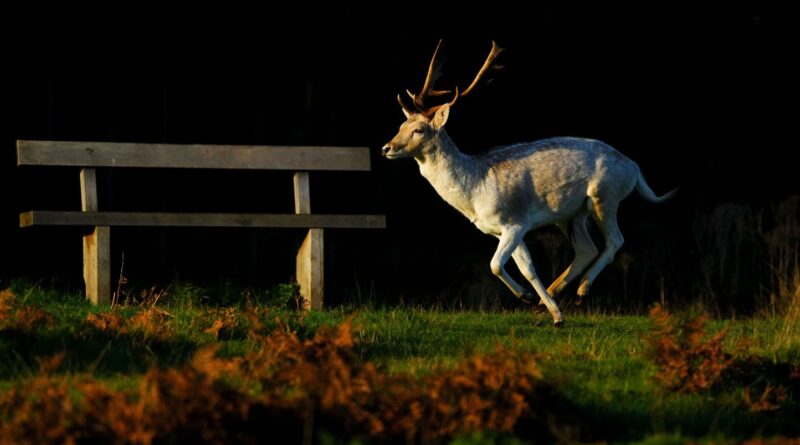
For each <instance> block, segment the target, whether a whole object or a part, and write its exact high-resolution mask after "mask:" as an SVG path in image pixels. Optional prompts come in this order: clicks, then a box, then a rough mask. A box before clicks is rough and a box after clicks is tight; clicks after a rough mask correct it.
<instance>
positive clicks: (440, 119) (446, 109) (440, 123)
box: [431, 104, 450, 130]
mask: <svg viewBox="0 0 800 445" xmlns="http://www.w3.org/2000/svg"><path fill="white" fill-rule="evenodd" d="M449 116H450V104H444V105H442V106H441V107H439V109H438V110H436V113H434V115H433V119H431V126H432V127H433V128H434V129H436V130H438V129H440V128H442V127H444V124H446V123H447V118H448V117H449Z"/></svg>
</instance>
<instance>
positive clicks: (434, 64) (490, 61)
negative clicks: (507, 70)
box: [397, 39, 503, 116]
mask: <svg viewBox="0 0 800 445" xmlns="http://www.w3.org/2000/svg"><path fill="white" fill-rule="evenodd" d="M441 47H442V40H441V39H440V40H439V44H438V45H436V50H435V51H434V52H433V57H432V58H431V63H430V66H428V75H427V76H426V77H425V83H424V84H423V85H422V89H421V90H420V92H419V93H417V94H414V93H412V92H411V91H409V90H406V93H407V94H408V96H409V97H411V100H412V101H413V103H414V108H416V110H413V109H411V108H409V107H408V106H406V104H405V103H404V102H403V99H402V97H400V95H399V94H398V95H397V102H398V103H399V104H400V106H401V107H403V109H404V110H405V111H406V112H407V113H409V114H413V113H414V112H417V113H422V114H425V115H428V116H432V115H433V114H434V113H436V110H438V109H439V108H441V107H442V106H443V105H444V104H440V105H434V106H429V105H426V103H425V102H426V100H427V99H428V98H430V97H435V96H441V95H444V94H449V93H450V90H436V89H434V87H433V85H434V83H435V82H436V80H438V79H439V78H440V77H441V76H442V64H443V62H442V61H441V60H440V59H439V49H441ZM502 51H503V48H500V47H499V46H497V43H496V42H495V41H494V40H492V49H491V51H489V56H487V57H486V61H484V62H483V66H482V67H481V69H480V70H479V71H478V74H477V75H476V76H475V79H473V80H472V83H471V84H470V85H469V86H468V87H467V89H466V90H464V92H463V93H459V91H458V87H456V89H455V95H454V96H453V100H451V101H450V102H447V104H449V105H451V106H452V105H453V104H454V103H456V100H458V98H459V97H464V96H466V95H468V94H469V93H471V92H472V90H473V89H474V88H475V86H476V85H478V83H479V82H480V81H481V78H482V77H483V75H484V74H486V72H487V71H489V70H490V69H501V68H502V66H497V65H494V60H495V59H496V58H497V56H499V55H500V53H501V52H502Z"/></svg>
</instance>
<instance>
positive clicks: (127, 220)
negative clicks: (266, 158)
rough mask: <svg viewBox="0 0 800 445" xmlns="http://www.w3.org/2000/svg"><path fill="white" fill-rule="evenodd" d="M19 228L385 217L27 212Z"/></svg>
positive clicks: (339, 223) (316, 224)
mask: <svg viewBox="0 0 800 445" xmlns="http://www.w3.org/2000/svg"><path fill="white" fill-rule="evenodd" d="M19 220H20V227H29V226H36V225H45V226H154V227H170V226H174V227H273V228H320V229H321V228H325V229H385V228H386V216H385V215H327V214H314V215H308V214H302V215H295V214H264V213H141V212H70V211H49V210H30V211H27V212H24V213H21V214H20V215H19Z"/></svg>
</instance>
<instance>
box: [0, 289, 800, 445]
mask: <svg viewBox="0 0 800 445" xmlns="http://www.w3.org/2000/svg"><path fill="white" fill-rule="evenodd" d="M11 289H12V290H13V292H14V293H15V294H16V296H17V301H18V302H19V303H21V304H24V305H29V306H30V305H33V306H38V307H40V308H41V309H42V310H44V311H46V312H47V313H49V314H51V315H52V316H53V321H52V323H50V324H46V325H43V326H39V327H36V328H35V329H31V330H15V329H13V328H12V329H9V328H6V329H0V357H4V359H3V360H0V389H3V390H5V389H7V388H9V387H12V386H14V385H15V384H18V383H19V382H20V381H22V380H24V379H26V378H29V377H30V376H32V375H34V374H35V373H36V372H37V370H38V367H39V362H38V360H39V358H41V357H46V356H51V355H54V354H57V353H59V352H66V359H65V363H64V365H63V366H62V367H61V368H59V372H61V373H66V374H70V375H79V374H81V373H89V374H92V375H94V376H95V377H98V378H99V379H100V380H102V381H103V382H106V383H107V384H109V385H110V386H112V387H114V388H130V387H132V386H135V385H136V383H137V381H138V379H139V378H140V377H141V376H142V375H143V374H144V373H145V372H147V370H148V369H151V368H175V367H179V366H182V365H184V364H185V363H187V362H188V361H189V360H191V358H192V357H193V356H194V354H195V352H197V351H198V350H199V349H201V348H202V347H203V346H206V345H209V344H213V343H219V344H220V345H221V354H222V355H223V356H239V355H242V354H245V353H246V352H248V351H251V350H252V349H253V348H257V347H258V346H257V343H256V342H254V341H253V340H252V339H251V338H250V337H249V336H248V334H247V328H246V326H247V323H248V321H247V319H246V317H245V316H244V315H243V310H244V309H245V302H244V300H245V299H248V298H249V301H250V302H251V303H250V304H251V305H255V306H256V307H258V308H260V310H261V312H259V316H260V318H261V321H262V322H263V323H265V324H266V325H268V326H276V325H277V323H278V321H277V320H282V321H283V322H285V323H287V324H288V327H289V329H291V330H295V331H297V332H298V334H299V335H300V336H302V337H306V338H307V337H310V336H312V335H313V334H314V333H315V332H317V331H318V330H319V329H320V327H322V326H327V325H338V324H340V323H342V322H343V321H345V320H346V319H348V318H352V319H353V323H354V326H355V327H356V340H357V342H356V352H357V354H358V356H359V357H361V358H363V359H365V360H368V361H372V362H374V363H376V364H377V366H378V367H379V369H382V370H385V371H387V372H389V373H409V374H413V375H427V374H430V373H433V372H435V371H437V370H440V369H443V368H444V369H452V368H454V367H455V366H456V365H457V364H458V363H460V362H462V361H463V359H464V357H465V356H468V355H472V354H490V353H492V351H494V350H495V348H496V347H497V345H498V344H500V345H504V346H506V347H508V348H511V349H513V350H515V351H519V352H520V353H522V352H532V353H534V354H536V357H537V358H538V363H539V366H540V367H541V369H542V372H543V374H544V377H545V380H547V381H549V382H551V383H553V384H554V385H555V387H556V388H557V389H558V391H559V392H560V393H562V394H563V395H564V396H566V398H567V399H569V400H570V401H571V402H573V403H574V405H575V406H576V407H577V409H578V411H579V413H578V414H579V415H580V417H581V418H582V419H583V421H584V422H585V423H586V425H587V426H588V428H589V430H590V431H591V432H592V437H594V438H597V439H602V440H609V441H612V442H637V441H640V442H642V443H682V442H685V441H686V440H688V439H692V440H700V441H723V442H724V441H738V440H741V439H744V438H751V437H762V436H763V437H771V436H775V435H780V436H798V435H800V424H798V422H797V421H796V419H797V418H798V417H797V416H798V413H800V409H798V407H799V406H800V405H799V404H798V400H796V399H794V398H793V397H796V396H797V394H796V393H795V394H791V395H790V397H789V400H787V401H786V402H785V404H784V406H783V407H782V408H781V409H779V410H776V411H770V412H766V413H751V412H750V411H748V409H747V407H746V406H745V405H744V404H743V402H742V393H743V390H744V387H745V386H747V385H749V384H751V382H750V381H748V382H745V383H740V384H729V385H726V386H724V387H722V388H718V389H716V390H714V391H709V392H703V393H694V394H690V393H679V392H670V391H667V390H664V389H663V388H661V387H660V386H659V385H658V384H657V383H656V382H655V381H654V379H653V376H654V374H655V372H656V367H655V364H654V362H653V361H652V360H651V359H650V357H649V356H648V354H647V339H648V337H649V336H650V335H651V330H652V322H651V320H650V319H649V318H648V317H644V316H617V315H609V314H568V315H567V324H566V326H565V327H564V328H563V329H560V330H557V329H554V328H553V327H552V326H551V322H550V320H549V319H548V318H547V317H546V316H544V315H538V316H534V315H531V314H530V313H529V312H525V311H510V312H508V311H507V312H476V311H441V310H431V309H421V308H407V307H405V308H401V307H395V308H371V307H360V308H359V307H340V308H335V309H331V310H326V311H320V312H312V313H309V314H307V315H300V314H298V313H296V312H295V311H293V310H292V309H291V305H292V288H291V287H283V288H280V289H277V290H271V291H242V290H240V289H236V288H235V287H233V286H222V287H221V288H219V289H201V288H197V287H194V286H190V285H186V284H176V285H173V286H172V287H171V288H170V289H169V295H168V296H167V297H165V298H164V299H163V300H161V301H159V302H158V304H157V307H158V308H159V310H160V311H162V312H163V313H164V314H166V315H164V317H163V330H162V331H161V333H160V334H159V333H153V332H150V331H148V330H147V329H140V330H137V329H135V328H134V329H130V330H127V331H113V330H107V331H103V330H98V329H89V328H87V324H86V319H87V317H88V316H89V315H90V314H98V313H101V312H104V311H107V310H108V308H107V307H105V308H103V307H100V308H98V307H91V306H89V305H88V304H86V303H85V302H84V301H83V299H82V296H81V295H78V294H72V295H63V294H62V293H60V292H57V291H54V290H49V289H44V288H41V287H39V286H36V285H33V284H31V283H27V282H21V281H17V282H14V283H12V284H11ZM245 294H247V296H246V297H244V295H245ZM142 295H144V296H143V298H142V299H143V300H145V301H144V302H143V303H142V304H141V305H131V306H129V307H126V308H122V309H120V310H119V313H120V314H121V315H122V316H123V317H126V318H130V317H135V316H136V314H138V313H141V312H142V310H143V308H147V307H149V306H148V302H147V301H146V300H147V292H145V293H144V294H142ZM219 300H222V301H223V303H224V305H233V306H230V307H233V308H234V309H226V306H224V305H223V306H220V305H216V304H212V302H217V301H219ZM226 310H227V312H226ZM225 314H227V315H228V316H229V317H232V320H234V321H233V322H232V323H229V325H227V326H226V327H223V328H222V329H218V330H217V331H216V332H214V330H213V329H210V328H212V326H213V325H214V322H215V320H217V319H221V318H224V316H225ZM787 323H788V322H787V321H784V320H783V319H781V318H766V317H762V318H747V319H740V320H715V321H712V322H711V323H710V324H709V329H710V331H712V332H717V331H719V330H720V329H723V328H724V327H728V328H729V329H730V331H729V334H728V335H727V337H726V339H725V343H724V344H725V348H726V350H733V349H735V345H736V344H737V343H738V342H740V341H741V340H742V339H743V338H748V339H749V346H748V348H747V351H748V354H750V355H752V356H755V357H758V358H760V359H761V360H762V362H761V363H766V364H767V365H765V366H767V367H769V366H770V364H773V365H775V366H778V365H781V366H784V365H788V366H795V367H800V333H798V332H797V331H796V330H795V329H794V328H792V329H790V330H788V331H787ZM791 326H795V325H794V324H793V325H791ZM765 369H766V368H765ZM758 372H760V371H756V374H758ZM766 374H768V371H767V370H765V371H764V375H766ZM506 440H507V441H508V443H513V440H512V438H509V437H504V436H494V435H491V434H489V435H482V434H477V435H473V436H468V437H465V438H462V439H459V442H458V443H483V442H487V441H489V442H491V441H498V442H503V441H506ZM503 443H506V442H503Z"/></svg>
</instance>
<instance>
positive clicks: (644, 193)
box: [636, 171, 678, 202]
mask: <svg viewBox="0 0 800 445" xmlns="http://www.w3.org/2000/svg"><path fill="white" fill-rule="evenodd" d="M636 191H637V192H639V195H641V197H642V198H644V199H646V200H648V201H650V202H664V201H666V200H668V199H669V198H672V196H673V195H675V193H677V192H678V189H677V188H675V189H672V190H670V191H669V192H667V193H665V194H663V195H661V196H656V194H655V193H653V189H651V188H650V186H649V185H647V181H645V180H644V176H642V172H641V171H640V172H639V177H638V178H637V180H636Z"/></svg>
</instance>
